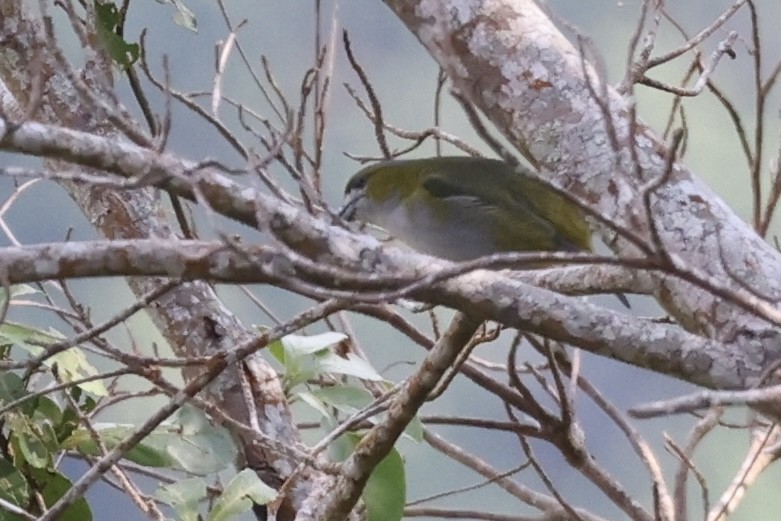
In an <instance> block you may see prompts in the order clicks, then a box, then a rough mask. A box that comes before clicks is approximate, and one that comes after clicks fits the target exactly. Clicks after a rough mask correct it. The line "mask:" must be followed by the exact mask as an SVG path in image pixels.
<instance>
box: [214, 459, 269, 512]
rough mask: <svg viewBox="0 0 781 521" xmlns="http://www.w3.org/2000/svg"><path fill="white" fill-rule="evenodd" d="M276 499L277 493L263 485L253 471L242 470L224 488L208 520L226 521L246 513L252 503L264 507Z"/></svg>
mask: <svg viewBox="0 0 781 521" xmlns="http://www.w3.org/2000/svg"><path fill="white" fill-rule="evenodd" d="M276 497H277V491H276V490H274V489H273V488H271V487H269V486H268V485H266V484H265V483H263V481H261V479H260V478H259V477H258V475H257V473H255V471H253V470H251V469H244V470H242V471H241V472H239V473H238V474H236V476H235V477H234V478H233V479H232V480H231V481H230V483H228V484H227V485H226V486H225V490H223V491H222V494H221V495H220V497H219V498H217V501H216V502H215V503H214V508H213V509H212V511H211V512H209V517H208V520H209V521H227V520H228V519H232V518H234V517H236V516H238V515H240V514H243V513H244V512H246V511H248V510H249V509H250V508H252V504H253V502H254V503H256V504H258V505H265V504H267V503H269V502H271V501H274V500H275V499H276Z"/></svg>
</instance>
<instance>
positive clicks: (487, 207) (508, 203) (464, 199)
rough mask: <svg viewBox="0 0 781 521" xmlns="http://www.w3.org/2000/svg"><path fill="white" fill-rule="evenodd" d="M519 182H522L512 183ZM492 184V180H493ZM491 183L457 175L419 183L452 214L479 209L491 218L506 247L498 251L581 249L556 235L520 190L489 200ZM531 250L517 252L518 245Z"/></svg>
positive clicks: (500, 246)
mask: <svg viewBox="0 0 781 521" xmlns="http://www.w3.org/2000/svg"><path fill="white" fill-rule="evenodd" d="M467 175H477V176H479V175H480V172H470V173H469V174H467ZM513 180H514V181H518V182H520V181H522V180H524V178H520V179H515V178H514V179H513ZM493 181H494V182H495V180H493ZM491 182H492V180H491V179H490V178H486V180H485V183H477V184H476V183H473V182H470V183H469V184H468V185H467V184H466V183H465V182H464V179H463V177H462V176H460V175H452V174H450V175H444V174H443V175H437V174H436V173H434V174H431V175H429V176H428V177H427V178H426V179H425V180H424V181H423V183H422V186H423V189H424V190H425V191H426V192H427V193H428V195H430V196H431V197H434V198H436V199H439V200H441V201H442V202H445V203H447V204H448V206H449V208H451V210H453V211H457V212H461V211H467V212H471V211H475V210H478V209H480V210H481V211H482V212H485V213H486V214H488V213H490V214H493V216H494V220H493V221H492V222H493V223H494V224H495V225H496V230H495V232H494V233H495V235H496V236H497V237H502V238H504V240H505V244H499V245H498V246H499V248H500V249H501V250H505V251H513V250H521V249H526V250H536V251H543V250H579V249H581V248H580V247H578V246H577V245H576V244H574V243H573V242H572V241H570V240H568V239H567V238H566V237H565V236H564V235H563V234H561V233H559V232H558V230H557V228H556V226H555V225H554V223H553V222H551V221H550V220H548V219H546V218H545V214H544V213H543V214H542V215H540V213H539V212H538V211H537V210H539V208H538V207H537V206H536V205H535V204H533V203H532V202H531V201H530V200H529V199H528V198H526V197H525V196H524V195H523V192H522V191H521V190H510V191H506V192H502V193H500V194H498V195H499V197H496V195H497V194H493V196H492V197H490V199H489V197H488V193H487V190H486V188H487V187H489V186H490V183H491ZM521 244H523V245H529V246H533V247H527V248H519V247H518V245H521Z"/></svg>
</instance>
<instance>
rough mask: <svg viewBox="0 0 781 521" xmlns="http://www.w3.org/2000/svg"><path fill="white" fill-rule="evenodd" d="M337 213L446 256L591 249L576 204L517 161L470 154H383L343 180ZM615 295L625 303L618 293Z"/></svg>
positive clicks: (457, 258) (459, 257) (466, 257)
mask: <svg viewBox="0 0 781 521" xmlns="http://www.w3.org/2000/svg"><path fill="white" fill-rule="evenodd" d="M339 215H340V216H341V217H342V218H344V219H345V220H348V221H352V220H358V221H363V222H367V223H371V224H374V225H377V226H379V227H380V228H382V229H384V230H385V231H387V232H388V233H389V234H390V235H392V236H393V237H395V238H397V239H400V240H401V241H403V242H405V243H406V244H408V245H409V246H411V247H412V248H414V249H416V250H418V251H420V252H422V253H427V254H429V255H434V256H436V257H441V258H444V259H448V260H452V261H465V260H471V259H475V258H478V257H482V256H485V255H491V254H494V253H501V252H525V251H572V252H577V251H591V232H590V230H589V228H588V224H587V223H586V219H585V216H584V214H583V212H582V211H581V209H580V208H579V207H578V206H577V205H575V204H574V203H572V202H571V201H569V200H567V199H566V198H564V197H562V196H561V195H560V194H559V193H558V192H556V191H555V190H554V189H553V188H551V187H550V186H549V185H547V184H546V183H544V182H543V181H541V180H539V179H537V178H536V177H534V176H533V175H532V174H531V172H529V171H528V170H526V169H524V168H523V167H520V166H512V165H510V164H509V163H505V162H503V161H499V160H495V159H485V158H478V157H432V158H428V159H412V160H390V161H383V162H380V163H376V164H374V165H371V166H368V167H366V168H364V169H362V170H360V171H359V172H358V173H356V174H355V175H353V177H352V178H351V179H350V180H349V181H348V183H347V186H346V188H345V204H344V206H343V207H342V208H341V210H340V211H339ZM618 298H619V300H621V301H622V303H624V304H625V305H627V307H628V303H627V301H626V297H624V296H623V295H621V294H618Z"/></svg>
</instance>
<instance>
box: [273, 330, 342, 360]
mask: <svg viewBox="0 0 781 521" xmlns="http://www.w3.org/2000/svg"><path fill="white" fill-rule="evenodd" d="M346 339H347V336H346V335H344V334H343V333H334V332H333V331H329V332H327V333H321V334H319V335H309V336H301V335H287V336H285V337H282V344H283V345H284V346H285V352H286V353H287V354H289V355H293V356H295V357H302V356H307V355H313V354H315V353H317V352H319V351H323V350H325V349H328V348H329V347H331V346H332V345H335V344H338V343H339V342H342V341H343V340H346Z"/></svg>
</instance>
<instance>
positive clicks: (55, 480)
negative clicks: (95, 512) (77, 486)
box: [32, 470, 92, 521]
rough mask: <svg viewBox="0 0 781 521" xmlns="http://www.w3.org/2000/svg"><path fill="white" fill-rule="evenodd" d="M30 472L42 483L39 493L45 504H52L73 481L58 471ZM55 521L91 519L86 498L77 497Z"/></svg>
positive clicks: (68, 488) (90, 520)
mask: <svg viewBox="0 0 781 521" xmlns="http://www.w3.org/2000/svg"><path fill="white" fill-rule="evenodd" d="M32 474H33V479H35V481H36V482H37V483H38V484H39V485H41V484H43V490H41V495H42V496H43V501H44V503H45V504H46V506H52V505H53V504H54V503H55V502H56V501H57V500H58V499H60V498H61V497H62V496H63V494H65V493H66V492H67V491H68V490H70V488H71V486H73V483H72V482H71V481H70V480H69V479H68V478H66V477H65V476H63V475H62V474H60V473H59V472H51V471H47V470H34V471H33V472H32ZM57 521H92V511H91V510H90V508H89V504H88V503H87V500H86V499H84V498H83V497H81V498H79V499H77V500H76V501H75V502H74V503H73V504H72V505H70V506H69V507H68V508H66V509H65V512H63V513H62V514H61V515H60V516H58V517H57Z"/></svg>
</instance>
